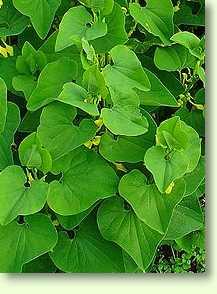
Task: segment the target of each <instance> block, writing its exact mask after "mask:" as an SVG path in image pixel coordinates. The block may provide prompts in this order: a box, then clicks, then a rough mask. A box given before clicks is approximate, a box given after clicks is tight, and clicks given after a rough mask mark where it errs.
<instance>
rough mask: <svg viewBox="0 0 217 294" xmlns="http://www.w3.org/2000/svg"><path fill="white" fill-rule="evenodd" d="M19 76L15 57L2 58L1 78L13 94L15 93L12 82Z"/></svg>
mask: <svg viewBox="0 0 217 294" xmlns="http://www.w3.org/2000/svg"><path fill="white" fill-rule="evenodd" d="M17 74H18V73H17V70H16V57H15V56H10V57H8V58H0V77H1V78H2V79H3V80H4V82H5V84H6V86H7V88H8V90H9V91H11V92H12V93H13V92H14V89H13V86H12V80H13V77H14V76H16V75H17Z"/></svg>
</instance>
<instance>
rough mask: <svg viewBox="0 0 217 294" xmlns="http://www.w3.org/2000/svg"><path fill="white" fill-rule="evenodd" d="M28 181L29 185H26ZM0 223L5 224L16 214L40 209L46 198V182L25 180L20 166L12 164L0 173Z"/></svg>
mask: <svg viewBox="0 0 217 294" xmlns="http://www.w3.org/2000/svg"><path fill="white" fill-rule="evenodd" d="M26 183H28V184H29V185H30V187H26V186H25V184H26ZM0 187H1V191H0V200H1V208H0V224H1V225H6V224H8V223H9V222H11V221H12V220H13V219H15V218H16V217H17V216H18V215H28V214H33V213H36V212H38V211H39V210H41V209H42V208H43V206H44V204H45V202H46V200H47V196H48V184H47V183H45V182H42V181H40V180H34V181H30V180H27V178H26V176H25V174H24V172H23V170H22V168H21V167H19V166H16V165H12V166H8V167H7V168H5V169H4V170H3V171H2V172H1V173H0Z"/></svg>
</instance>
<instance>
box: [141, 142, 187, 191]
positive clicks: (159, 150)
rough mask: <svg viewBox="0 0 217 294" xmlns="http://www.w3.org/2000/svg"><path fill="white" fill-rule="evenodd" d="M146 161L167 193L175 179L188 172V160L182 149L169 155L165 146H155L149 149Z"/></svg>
mask: <svg viewBox="0 0 217 294" xmlns="http://www.w3.org/2000/svg"><path fill="white" fill-rule="evenodd" d="M144 161H145V166H146V168H147V169H148V170H149V171H150V172H151V173H152V175H153V177H154V181H155V183H156V185H157V187H158V189H159V191H160V192H161V193H165V192H166V190H167V189H170V185H172V183H173V182H174V181H175V180H177V179H179V178H181V177H182V176H183V175H184V174H186V173H187V168H188V160H187V158H186V156H185V154H183V152H181V151H173V152H171V153H170V154H169V155H168V152H167V151H166V149H164V148H163V147H161V146H153V147H151V148H150V149H148V150H147V152H146V154H145V158H144Z"/></svg>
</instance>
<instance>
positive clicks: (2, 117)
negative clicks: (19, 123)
mask: <svg viewBox="0 0 217 294" xmlns="http://www.w3.org/2000/svg"><path fill="white" fill-rule="evenodd" d="M6 119H7V86H6V84H5V82H4V80H3V79H2V78H0V134H1V133H2V132H3V131H4V128H5V123H6Z"/></svg>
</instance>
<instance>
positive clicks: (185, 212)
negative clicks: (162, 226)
mask: <svg viewBox="0 0 217 294" xmlns="http://www.w3.org/2000/svg"><path fill="white" fill-rule="evenodd" d="M203 222H204V221H203V214H202V211H201V208H200V203H199V201H198V199H197V197H195V195H192V196H188V197H186V198H184V199H183V200H182V201H181V203H179V205H177V207H176V208H175V209H174V213H173V216H172V219H171V222H170V225H169V228H168V231H167V234H166V237H165V238H166V239H168V240H175V239H179V238H182V237H183V236H185V235H187V234H189V233H191V232H193V231H196V230H200V229H201V228H202V227H203V225H204V224H203Z"/></svg>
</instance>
